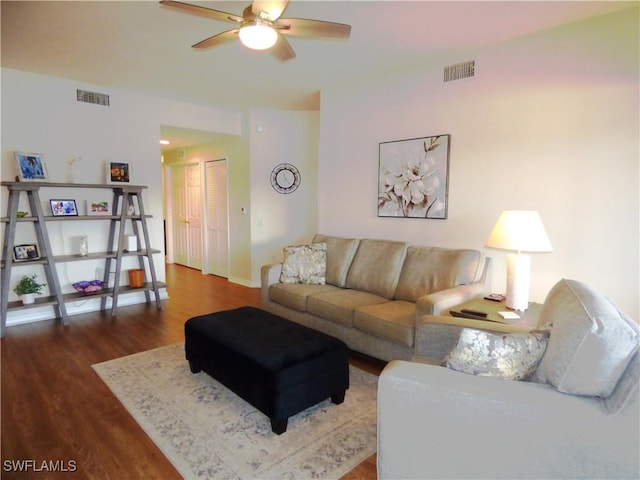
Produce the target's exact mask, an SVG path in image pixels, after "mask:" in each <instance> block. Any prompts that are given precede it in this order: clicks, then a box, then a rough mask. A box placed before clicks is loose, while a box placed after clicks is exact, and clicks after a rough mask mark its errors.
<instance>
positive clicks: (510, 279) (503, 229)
mask: <svg viewBox="0 0 640 480" xmlns="http://www.w3.org/2000/svg"><path fill="white" fill-rule="evenodd" d="M485 246H486V247H488V248H497V249H499V250H509V251H511V252H515V253H509V255H508V256H507V295H506V297H507V298H506V306H507V308H511V309H513V310H521V311H523V310H526V309H527V307H528V306H529V280H530V272H531V255H529V254H528V253H523V252H551V251H553V248H552V247H551V242H550V241H549V237H548V236H547V232H546V231H545V229H544V226H543V225H542V220H541V219H540V215H539V214H538V212H536V211H532V210H505V211H503V212H502V213H501V214H500V216H499V217H498V221H497V222H496V224H495V226H494V227H493V231H492V232H491V235H489V239H488V240H487V242H486V244H485Z"/></svg>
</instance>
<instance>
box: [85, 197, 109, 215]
mask: <svg viewBox="0 0 640 480" xmlns="http://www.w3.org/2000/svg"><path fill="white" fill-rule="evenodd" d="M87 215H90V216H100V215H111V210H110V209H109V202H106V201H104V202H94V201H91V200H88V201H87Z"/></svg>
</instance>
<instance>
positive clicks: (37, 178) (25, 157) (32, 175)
mask: <svg viewBox="0 0 640 480" xmlns="http://www.w3.org/2000/svg"><path fill="white" fill-rule="evenodd" d="M14 156H15V158H16V166H17V167H18V178H17V180H18V181H20V182H46V181H47V180H49V174H48V172H47V166H46V165H45V163H44V156H43V155H42V154H41V153H26V152H14Z"/></svg>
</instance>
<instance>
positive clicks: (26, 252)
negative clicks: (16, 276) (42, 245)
mask: <svg viewBox="0 0 640 480" xmlns="http://www.w3.org/2000/svg"><path fill="white" fill-rule="evenodd" d="M38 258H40V254H39V253H38V246H37V245H35V244H31V243H26V244H24V245H14V247H13V260H14V261H16V262H28V261H29V260H37V259H38Z"/></svg>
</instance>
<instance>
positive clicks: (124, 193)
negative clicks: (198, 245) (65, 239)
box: [0, 182, 166, 335]
mask: <svg viewBox="0 0 640 480" xmlns="http://www.w3.org/2000/svg"><path fill="white" fill-rule="evenodd" d="M1 184H2V186H4V187H7V189H8V190H9V200H8V202H7V216H6V217H2V218H0V222H2V223H4V224H5V233H4V243H3V251H2V259H1V263H0V266H1V268H2V289H1V292H0V295H1V296H2V297H1V302H0V305H1V316H2V318H1V321H2V323H1V324H0V335H2V334H3V333H4V329H5V326H6V319H7V312H8V311H9V310H24V309H29V308H37V307H44V306H51V307H53V309H54V312H55V315H56V318H61V319H62V321H63V323H66V317H67V311H66V307H65V303H66V302H71V301H78V300H88V299H91V298H99V299H101V305H100V308H101V309H102V310H104V309H105V308H106V299H107V297H111V298H112V299H113V301H112V304H111V314H112V315H115V314H116V309H117V304H118V297H119V295H120V294H125V293H132V292H136V291H140V292H145V295H146V300H147V302H150V301H151V295H150V293H149V292H150V291H153V292H154V297H155V302H156V305H157V307H158V308H160V306H161V304H160V294H159V288H163V287H166V285H165V284H163V283H160V282H158V281H157V278H156V273H155V266H154V263H153V255H155V254H159V253H162V252H161V251H160V250H156V249H153V248H150V247H149V245H150V239H149V231H148V228H147V221H146V220H147V219H148V218H151V215H147V214H145V211H144V205H143V202H142V190H144V189H146V188H147V187H145V186H141V185H119V184H113V185H111V184H109V185H105V184H95V183H94V184H76V183H51V182H1ZM41 188H93V189H96V188H98V189H109V190H112V191H113V203H112V208H113V210H112V212H111V213H112V215H79V216H56V217H54V216H49V215H45V214H44V211H43V207H42V203H41V201H40V197H39V191H40V189H41ZM22 192H25V193H26V195H27V200H28V201H29V209H30V216H28V217H21V218H18V217H17V215H16V214H17V211H18V203H19V197H20V194H21V193H22ZM136 202H137V205H136ZM136 207H137V208H136ZM132 209H135V210H137V212H138V213H137V214H134V215H128V214H127V212H129V211H135V210H132ZM118 212H120V213H118ZM88 220H102V221H104V220H108V221H109V222H110V227H109V238H108V241H107V248H109V249H110V250H107V251H104V252H93V253H89V254H87V255H84V256H81V255H79V254H73V255H53V254H52V248H51V242H50V239H49V235H48V233H47V227H46V224H47V222H69V221H71V222H73V221H88ZM127 220H128V221H130V222H131V226H132V228H133V232H134V235H135V237H136V239H137V244H138V245H146V246H147V248H144V249H140V250H135V251H131V252H129V251H125V250H124V245H125V234H124V231H125V230H124V229H125V223H126V221H127ZM19 224H32V225H33V226H34V228H35V233H36V238H37V244H38V246H39V250H40V258H37V259H34V260H25V261H21V262H16V261H14V260H13V247H14V245H15V241H14V240H15V233H16V227H17V226H18V225H19ZM140 229H141V230H142V232H140ZM141 237H142V238H141ZM125 257H137V258H138V266H139V268H141V269H144V270H145V272H146V271H147V269H148V272H149V276H150V277H151V281H150V282H147V283H145V284H144V286H142V287H139V288H132V287H130V286H129V285H120V284H119V282H120V275H121V273H122V259H123V258H125ZM144 257H146V258H147V264H146V265H145V262H144ZM84 260H104V261H105V268H104V272H105V273H104V280H103V281H104V283H105V284H109V283H110V282H109V280H110V275H111V274H112V273H114V280H113V281H114V282H115V283H114V286H113V287H112V288H107V289H104V290H101V291H100V292H95V293H91V294H88V293H81V292H73V293H62V287H61V285H60V281H59V279H58V274H57V270H56V263H58V262H60V263H66V262H78V261H84ZM111 262H114V265H115V272H112V271H111V266H112V263H111ZM31 265H42V267H43V268H44V271H45V276H46V283H47V285H48V286H49V291H50V295H49V296H47V297H42V298H36V300H35V302H34V303H33V304H29V305H24V304H23V303H22V301H12V302H9V301H8V299H9V289H10V288H9V282H10V280H11V270H12V269H13V268H14V267H20V266H31ZM145 276H146V274H145Z"/></svg>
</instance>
